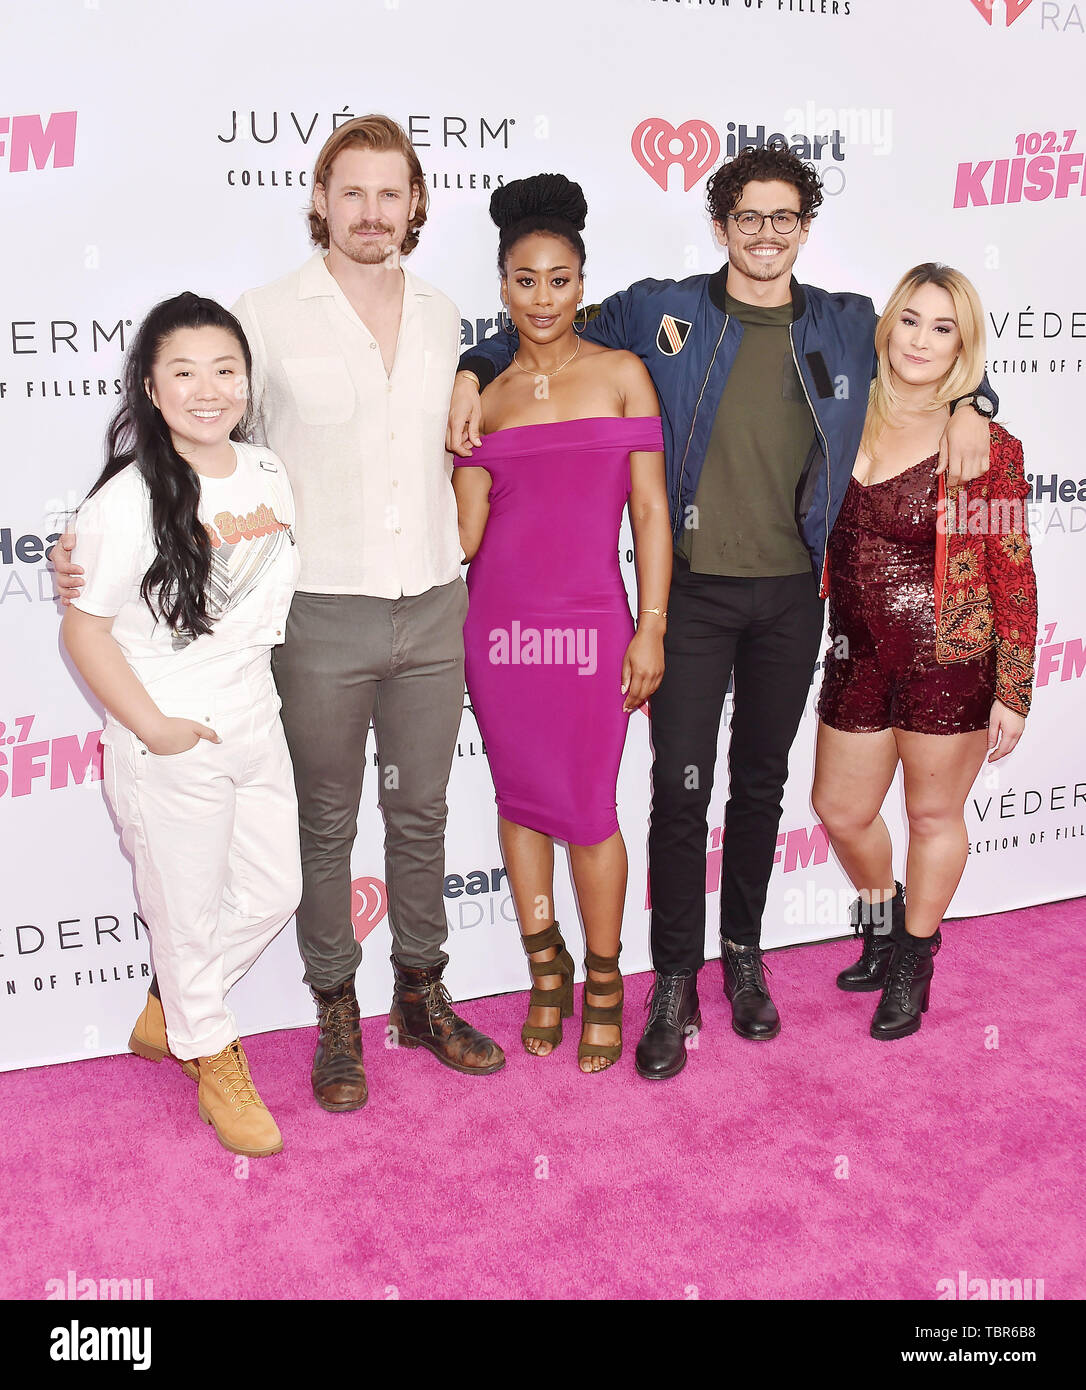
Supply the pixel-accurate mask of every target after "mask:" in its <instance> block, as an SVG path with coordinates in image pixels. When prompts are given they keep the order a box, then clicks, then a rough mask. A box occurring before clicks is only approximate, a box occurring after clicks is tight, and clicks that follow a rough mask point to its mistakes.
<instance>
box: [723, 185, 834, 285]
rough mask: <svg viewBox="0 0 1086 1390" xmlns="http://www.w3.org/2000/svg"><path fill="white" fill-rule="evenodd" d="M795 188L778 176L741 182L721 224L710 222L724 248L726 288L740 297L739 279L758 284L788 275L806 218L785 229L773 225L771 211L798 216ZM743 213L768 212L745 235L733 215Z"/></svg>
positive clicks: (804, 233)
mask: <svg viewBox="0 0 1086 1390" xmlns="http://www.w3.org/2000/svg"><path fill="white" fill-rule="evenodd" d="M799 210H800V196H799V189H798V188H796V187H795V185H794V184H791V183H782V182H781V181H780V180H778V179H772V180H770V181H768V182H764V183H763V182H761V181H755V180H752V181H751V182H750V183H748V184H744V186H743V191H742V192H741V193H740V195H739V199H738V201H737V202H736V204H735V207H734V208H732V214H731V216H730V217H729V218H728V219H727V221H726V222H725V223H724V224H723V225H722V224H721V223H719V222H714V223H713V226H714V227H715V228H716V231H717V235H718V237H719V238H720V239H721V241H723V242H724V244H725V245H726V246H727V248H728V267H729V269H728V289H729V290H730V291H731V293H733V294H735V295H737V297H738V298H740V299H742V298H743V295H742V288H743V281H744V280H747V281H752V282H755V283H762V282H764V281H766V280H778V279H780V278H781V276H789V275H790V274H791V271H792V266H793V265H794V264H795V261H796V257H797V256H798V255H799V248H800V247H801V246H802V245H803V243H804V242H805V241H806V240H807V237H808V235H809V233H810V227H811V224H810V219H808V221H807V222H806V223H804V222H802V221H798V222H797V223H796V225H795V227H794V228H793V229H792V230H791V231H788V232H782V231H780V230H779V229H778V228H777V227H775V226H774V225H773V222H772V220H771V217H772V214H773V213H790V214H791V215H792V216H793V217H798V215H799ZM744 213H757V214H759V215H762V214H768V216H767V218H766V221H764V222H763V223H762V226H761V229H760V230H759V231H756V232H753V233H752V234H750V235H747V234H746V233H745V232H743V231H741V230H740V227H739V223H738V222H737V221H736V218H737V217H741V216H742V215H743V214H744Z"/></svg>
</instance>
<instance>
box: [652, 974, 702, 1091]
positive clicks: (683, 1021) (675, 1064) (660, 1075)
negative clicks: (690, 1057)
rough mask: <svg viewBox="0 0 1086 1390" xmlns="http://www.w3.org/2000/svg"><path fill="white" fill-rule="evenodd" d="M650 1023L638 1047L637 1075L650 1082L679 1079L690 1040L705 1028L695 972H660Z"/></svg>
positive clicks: (653, 994) (656, 979)
mask: <svg viewBox="0 0 1086 1390" xmlns="http://www.w3.org/2000/svg"><path fill="white" fill-rule="evenodd" d="M650 1001H651V1004H652V1007H651V1008H650V1009H649V1018H648V1022H647V1023H646V1024H645V1031H644V1033H642V1035H641V1041H640V1042H639V1043H638V1044H637V1060H636V1067H637V1074H638V1075H639V1076H643V1077H645V1079H646V1080H648V1081H664V1080H666V1079H667V1078H668V1077H669V1076H678V1074H679V1072H681V1071H682V1069H683V1067H685V1066H686V1039H687V1037H688V1036H690V1034H691V1033H696V1032H697V1031H698V1029H700V1027H701V1005H700V1004H699V1002H698V977H697V974H696V972H695V971H693V970H680V971H679V972H678V973H677V974H674V975H664V974H662V973H661V972H660V971H657V973H656V977H655V979H654V981H653V985H652V990H651V992H650V995H649V998H648V999H646V1001H645V1005H646V1007H648V1006H649V1003H650Z"/></svg>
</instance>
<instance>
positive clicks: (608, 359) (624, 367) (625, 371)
mask: <svg viewBox="0 0 1086 1390" xmlns="http://www.w3.org/2000/svg"><path fill="white" fill-rule="evenodd" d="M581 353H582V355H583V356H586V357H589V356H590V357H591V358H593V359H595V360H594V361H593V363H592V365H593V367H594V368H595V369H596V370H597V371H601V372H604V373H606V375H607V376H608V377H609V378H610V379H611V380H612V381H614V382H615V383H616V384H618V385H622V386H632V385H637V384H640V383H643V382H648V381H651V377H650V376H649V373H648V369H647V368H646V366H645V364H644V362H642V361H641V358H640V357H638V355H637V353H636V352H630V351H628V350H627V349H626V348H609V347H601V346H600V344H599V343H588V342H584V341H582V343H581Z"/></svg>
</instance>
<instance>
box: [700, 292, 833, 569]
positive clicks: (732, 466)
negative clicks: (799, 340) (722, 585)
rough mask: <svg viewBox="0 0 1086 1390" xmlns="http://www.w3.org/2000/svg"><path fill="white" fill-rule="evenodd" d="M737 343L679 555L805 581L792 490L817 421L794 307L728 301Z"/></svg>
mask: <svg viewBox="0 0 1086 1390" xmlns="http://www.w3.org/2000/svg"><path fill="white" fill-rule="evenodd" d="M726 307H727V312H728V313H729V314H732V315H734V316H735V317H736V318H737V319H738V320H739V322H740V323H741V324H742V325H743V338H742V341H741V342H740V344H739V352H738V354H737V356H736V359H735V362H734V363H733V365H732V369H731V371H730V373H729V374H728V380H727V384H726V385H725V387H724V394H723V396H722V397H721V399H720V406H719V408H718V409H717V413H716V419H715V420H714V421H713V430H712V434H711V435H710V436H709V446H708V448H707V450H706V453H705V462H704V464H703V465H702V470H701V477H700V478H699V480H698V489H697V492H696V494H695V496H694V505H695V508H696V511H695V513H694V514H693V516H692V518H691V520H692V521H695V522H696V525H692V526H689V527H687V528H685V529H684V531H683V533H682V537H681V539H680V542H679V550H680V551H681V552H682V554H683V555H684V556H685V557H686V559H687V560H688V561H689V562H690V568H691V569H692V570H693V571H695V572H696V573H698V574H721V575H728V576H734V577H739V578H761V577H763V576H768V575H778V574H781V575H783V574H803V573H804V572H805V571H807V570H809V569H810V567H811V560H810V555H809V554H808V551H807V547H806V545H805V544H804V542H803V539H802V537H801V536H800V534H799V528H798V526H797V525H796V487H797V485H798V483H799V478H800V474H801V473H802V472H803V465H804V462H805V461H806V458H807V454H808V453H809V451H810V448H811V444H812V442H813V440H814V420H813V419H812V417H811V408H810V406H809V405H808V404H807V397H806V395H805V394H804V391H803V383H802V382H801V381H800V379H799V375H798V373H797V371H796V364H795V361H794V359H793V357H792V344H791V340H790V338H789V335H788V328H789V325H790V324H791V322H792V305H791V304H790V303H789V304H783V305H781V306H780V308H775V309H763V308H760V307H759V306H758V305H755V304H744V303H742V302H741V301H740V300H738V299H733V298H732V296H731V295H730V294H729V295H726Z"/></svg>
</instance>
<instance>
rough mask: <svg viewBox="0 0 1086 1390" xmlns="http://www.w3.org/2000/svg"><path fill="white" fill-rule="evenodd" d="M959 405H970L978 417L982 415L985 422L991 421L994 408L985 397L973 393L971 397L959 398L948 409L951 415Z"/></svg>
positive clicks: (975, 392)
mask: <svg viewBox="0 0 1086 1390" xmlns="http://www.w3.org/2000/svg"><path fill="white" fill-rule="evenodd" d="M960 405H971V406H972V407H973V409H974V410H975V411H976V412H977V414H978V415H983V416H984V418H985V419H986V420H991V419H992V418H993V417H994V416H995V406H994V405H993V404H992V402H991V401H990V400H989V399H988V397H987V396H982V395H981V394H980V392H979V391H974V392H973V394H972V395H971V396H959V397H958V399H957V400H956V401H955V402H954V404H953V405H952V406H951V408H950V413H951V415H953V414H954V412H955V411H956V410H957V408H958V407H959V406H960Z"/></svg>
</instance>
